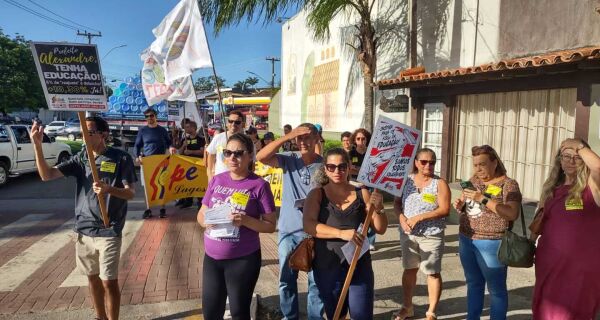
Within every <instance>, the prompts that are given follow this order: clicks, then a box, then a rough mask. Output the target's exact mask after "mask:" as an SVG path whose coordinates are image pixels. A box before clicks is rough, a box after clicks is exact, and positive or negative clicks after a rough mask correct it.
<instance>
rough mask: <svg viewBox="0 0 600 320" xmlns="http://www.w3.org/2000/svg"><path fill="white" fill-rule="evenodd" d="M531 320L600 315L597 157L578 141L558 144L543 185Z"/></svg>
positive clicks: (567, 319) (599, 179)
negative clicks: (552, 163) (532, 319)
mask: <svg viewBox="0 0 600 320" xmlns="http://www.w3.org/2000/svg"><path fill="white" fill-rule="evenodd" d="M539 203H540V206H541V207H542V208H543V211H542V213H541V214H542V216H541V218H540V219H541V220H540V221H541V223H540V224H539V229H538V230H532V231H536V233H537V234H536V235H535V236H537V235H538V234H539V235H540V237H539V240H538V246H537V251H536V261H535V262H536V263H535V278H536V279H535V280H536V281H535V290H534V295H533V306H532V309H533V318H534V319H543V320H559V319H560V320H570V319H573V320H575V319H577V320H588V319H595V318H596V317H597V316H598V315H599V314H600V276H599V275H598V272H600V237H598V231H599V230H600V157H598V155H597V154H596V153H595V152H594V151H592V150H591V149H590V146H589V145H588V144H587V143H586V142H585V141H582V140H578V139H567V140H565V141H563V142H562V144H561V146H560V150H559V152H558V153H557V155H556V158H555V160H554V166H553V168H552V171H550V176H549V177H548V179H547V180H546V182H545V183H544V186H543V188H542V195H541V196H540V202H539Z"/></svg>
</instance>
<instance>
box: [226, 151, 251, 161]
mask: <svg viewBox="0 0 600 320" xmlns="http://www.w3.org/2000/svg"><path fill="white" fill-rule="evenodd" d="M244 153H246V150H235V151H234V150H227V149H225V150H223V156H225V158H229V157H231V156H234V157H235V158H237V159H241V158H242V156H243V155H244Z"/></svg>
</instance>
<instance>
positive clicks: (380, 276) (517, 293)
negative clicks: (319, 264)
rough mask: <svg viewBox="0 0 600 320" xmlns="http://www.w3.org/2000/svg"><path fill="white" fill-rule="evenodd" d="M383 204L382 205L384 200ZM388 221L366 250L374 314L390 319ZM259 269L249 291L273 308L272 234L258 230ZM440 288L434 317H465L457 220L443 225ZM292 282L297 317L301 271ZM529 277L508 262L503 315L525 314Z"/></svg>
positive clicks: (423, 299)
mask: <svg viewBox="0 0 600 320" xmlns="http://www.w3.org/2000/svg"><path fill="white" fill-rule="evenodd" d="M386 207H388V206H386ZM387 212H388V218H389V219H390V226H389V227H388V230H387V232H386V233H385V234H384V235H382V236H380V235H378V236H377V242H376V245H375V247H376V249H377V250H376V251H372V252H371V255H372V258H373V270H374V272H375V310H374V313H375V319H386V320H387V319H390V318H391V315H392V313H394V312H395V311H396V310H398V309H399V308H400V306H401V304H402V293H401V290H402V289H401V287H400V284H401V281H402V261H401V259H400V257H401V252H400V243H399V234H398V219H397V218H396V217H393V216H392V215H390V214H389V213H390V212H392V210H391V208H389V207H388V210H387ZM261 242H262V246H263V248H262V254H263V269H262V270H261V274H260V278H259V281H258V284H257V286H256V290H255V292H256V293H257V294H259V295H260V296H261V299H260V304H261V307H262V308H268V309H270V310H278V309H279V294H278V261H277V247H276V245H277V234H276V233H274V234H267V235H265V234H263V235H261ZM442 265H443V266H442V277H443V286H444V289H443V292H442V298H441V301H440V304H439V307H438V310H437V314H438V318H439V319H456V320H458V319H465V317H466V304H467V299H466V296H467V288H466V285H465V280H464V274H463V270H462V266H461V264H460V259H459V257H458V225H456V224H449V225H448V228H447V229H446V250H445V253H444V258H443V262H442ZM300 275H301V277H300V279H299V281H298V288H299V290H300V291H301V296H300V299H301V302H300V303H301V307H300V310H301V312H303V315H302V317H303V318H305V317H306V314H305V312H306V288H307V280H306V273H302V272H301V273H300ZM534 283H535V277H534V269H533V268H529V269H517V268H509V271H508V289H509V293H508V294H509V313H508V315H509V317H508V318H509V319H531V307H530V306H531V295H532V292H533V285H534ZM413 303H414V305H415V318H413V319H423V318H424V317H425V311H427V305H428V299H427V285H426V277H425V276H424V275H423V274H421V273H419V276H418V280H417V287H416V290H415V296H414V299H413ZM485 303H486V304H485V308H484V311H483V315H484V316H483V317H482V319H489V299H488V297H487V295H486V302H485Z"/></svg>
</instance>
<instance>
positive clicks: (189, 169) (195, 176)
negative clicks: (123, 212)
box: [142, 155, 208, 208]
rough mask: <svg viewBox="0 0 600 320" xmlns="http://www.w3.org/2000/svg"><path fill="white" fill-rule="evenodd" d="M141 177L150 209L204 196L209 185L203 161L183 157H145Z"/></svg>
mask: <svg viewBox="0 0 600 320" xmlns="http://www.w3.org/2000/svg"><path fill="white" fill-rule="evenodd" d="M142 170H143V171H142V175H143V181H144V187H145V193H146V204H147V205H148V207H149V208H150V207H154V206H159V205H164V204H166V203H168V202H170V201H173V200H176V199H182V198H190V197H203V196H204V193H205V192H206V187H207V186H208V178H207V177H206V167H204V160H203V159H201V158H194V157H187V156H181V155H154V156H149V157H144V158H143V162H142Z"/></svg>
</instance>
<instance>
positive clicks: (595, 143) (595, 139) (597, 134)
mask: <svg viewBox="0 0 600 320" xmlns="http://www.w3.org/2000/svg"><path fill="white" fill-rule="evenodd" d="M591 94H592V99H591V101H592V102H593V104H592V106H590V126H589V133H588V143H589V144H590V146H591V147H592V149H593V150H594V151H596V153H600V84H594V85H592V88H591Z"/></svg>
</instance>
